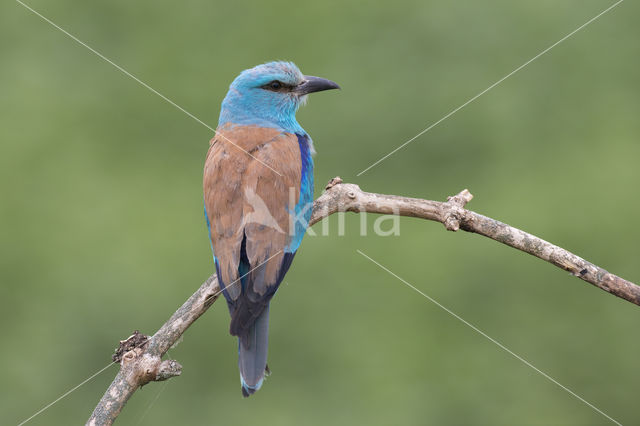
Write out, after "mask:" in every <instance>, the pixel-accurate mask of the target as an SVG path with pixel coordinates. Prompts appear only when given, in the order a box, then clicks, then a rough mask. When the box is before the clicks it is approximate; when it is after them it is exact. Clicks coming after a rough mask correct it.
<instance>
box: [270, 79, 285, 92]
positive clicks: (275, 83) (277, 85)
mask: <svg viewBox="0 0 640 426" xmlns="http://www.w3.org/2000/svg"><path fill="white" fill-rule="evenodd" d="M281 87H282V83H280V82H279V81H278V80H275V81H272V82H271V83H269V88H270V89H271V90H278V89H280V88H281Z"/></svg>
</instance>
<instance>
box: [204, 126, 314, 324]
mask: <svg viewBox="0 0 640 426" xmlns="http://www.w3.org/2000/svg"><path fill="white" fill-rule="evenodd" d="M301 167H302V163H301V156H300V147H299V142H298V138H297V137H296V135H294V134H289V133H282V132H279V131H278V130H275V129H270V128H262V127H256V126H233V127H229V128H223V129H219V130H218V133H217V136H216V137H215V138H214V139H213V141H212V144H211V147H210V149H209V153H208V155H207V161H206V163H205V170H204V199H205V200H204V201H205V209H206V212H207V219H208V221H209V226H210V236H211V243H212V247H213V251H214V254H215V258H216V263H217V269H218V271H219V274H220V278H221V280H222V282H223V283H224V285H225V286H226V287H227V288H226V294H225V297H227V300H228V301H229V302H230V303H237V304H238V306H239V305H244V308H246V309H248V312H244V313H242V312H238V313H237V314H238V316H240V317H242V318H238V320H237V321H236V322H239V323H238V324H237V327H239V329H244V328H245V326H246V325H247V324H249V323H252V321H253V319H254V318H255V316H257V315H259V314H260V312H262V309H264V306H266V303H268V301H269V299H270V298H271V296H272V295H273V293H275V290H276V289H277V286H278V284H280V281H281V280H282V277H283V276H284V272H286V269H288V266H289V264H290V263H291V259H292V257H293V253H287V247H288V246H289V244H290V242H291V240H292V238H293V235H292V234H293V233H294V232H289V228H290V226H291V224H290V212H294V211H295V206H296V204H297V203H298V201H299V199H300V181H301ZM245 274H246V277H244V278H242V279H241V280H240V278H241V276H242V275H245ZM238 280H240V282H239V283H238V282H236V281H238ZM234 282H235V284H233V285H231V284H232V283H234ZM244 308H243V309H242V310H243V311H244V310H245V309H244ZM233 315H234V314H233V313H232V316H233ZM249 325H250V324H249ZM233 327H234V326H233V320H232V332H233ZM233 334H236V333H233Z"/></svg>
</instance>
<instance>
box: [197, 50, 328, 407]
mask: <svg viewBox="0 0 640 426" xmlns="http://www.w3.org/2000/svg"><path fill="white" fill-rule="evenodd" d="M331 89H340V87H339V86H338V84H336V83H335V82H333V81H331V80H327V79H324V78H320V77H314V76H308V75H304V74H302V72H301V71H300V69H299V68H298V67H297V66H296V65H295V64H294V63H292V62H286V61H274V62H268V63H264V64H261V65H257V66H255V67H253V68H250V69H246V70H244V71H242V72H241V73H240V74H239V75H238V76H237V77H236V78H235V79H234V80H233V82H232V83H231V85H230V86H229V90H228V92H227V94H226V96H225V98H224V100H223V101H222V104H221V109H220V116H219V119H218V126H217V128H216V131H215V136H214V137H213V139H211V142H210V146H209V151H208V153H207V158H206V161H205V165H204V175H203V191H204V214H205V218H206V223H207V228H208V231H209V237H210V242H211V248H212V251H213V260H214V263H215V269H216V274H217V279H218V284H219V286H220V289H221V291H222V294H223V295H224V298H225V299H226V301H227V307H228V309H229V314H230V316H231V323H230V326H229V332H230V334H231V335H233V336H236V337H237V338H238V367H239V370H240V383H241V390H242V395H243V396H244V397H248V396H249V395H252V394H253V393H255V392H256V391H257V390H258V389H260V387H261V386H262V384H263V381H264V377H265V373H268V367H267V348H268V333H269V304H270V302H271V299H272V297H273V296H274V295H275V293H276V291H277V289H278V286H279V285H280V283H281V282H282V280H283V278H284V276H285V274H286V273H287V271H288V270H289V267H290V266H291V262H292V261H293V258H294V256H295V254H296V252H297V250H298V248H299V247H300V244H301V242H302V238H303V236H304V234H305V232H306V229H307V227H308V223H309V219H310V217H311V211H312V206H313V159H312V154H315V150H314V147H313V142H312V140H311V138H310V137H309V135H308V134H307V132H305V130H304V129H303V128H302V127H301V126H300V124H299V123H298V121H297V120H296V112H297V111H298V108H299V107H300V106H301V105H303V104H305V103H306V100H307V95H309V94H310V93H315V92H320V91H325V90H331Z"/></svg>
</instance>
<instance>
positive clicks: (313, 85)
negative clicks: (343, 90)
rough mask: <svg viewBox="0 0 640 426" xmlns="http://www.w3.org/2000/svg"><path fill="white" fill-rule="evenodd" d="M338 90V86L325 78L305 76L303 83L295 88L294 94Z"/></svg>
mask: <svg viewBox="0 0 640 426" xmlns="http://www.w3.org/2000/svg"><path fill="white" fill-rule="evenodd" d="M339 88H340V86H338V85H337V84H336V83H334V82H333V81H331V80H327V79H326V78H320V77H314V76H312V75H305V76H304V81H303V82H302V83H300V84H299V85H298V86H297V87H296V88H295V92H296V93H298V94H299V95H306V94H309V93H313V92H322V91H323V90H331V89H339Z"/></svg>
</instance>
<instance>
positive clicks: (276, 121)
mask: <svg viewBox="0 0 640 426" xmlns="http://www.w3.org/2000/svg"><path fill="white" fill-rule="evenodd" d="M339 88H340V87H339V86H338V85H337V84H336V83H334V82H333V81H331V80H326V79H324V78H320V77H312V76H308V75H303V74H302V73H301V72H300V70H299V69H298V67H297V66H296V65H295V64H294V63H292V62H268V63H266V64H262V65H258V66H256V67H253V68H251V69H248V70H244V71H242V72H241V73H240V75H239V76H238V77H236V79H235V80H234V81H233V83H231V86H230V87H229V92H227V96H225V98H224V100H223V101H222V109H221V111H220V120H219V122H218V125H219V126H222V125H224V124H227V123H231V124H241V125H258V126H262V127H273V128H278V129H281V130H284V131H287V132H291V133H301V132H303V130H302V128H301V127H300V125H299V124H298V122H297V121H296V111H297V110H298V108H299V107H300V105H302V104H303V103H304V102H305V101H306V99H307V95H308V94H309V93H313V92H320V91H323V90H330V89H339Z"/></svg>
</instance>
